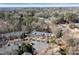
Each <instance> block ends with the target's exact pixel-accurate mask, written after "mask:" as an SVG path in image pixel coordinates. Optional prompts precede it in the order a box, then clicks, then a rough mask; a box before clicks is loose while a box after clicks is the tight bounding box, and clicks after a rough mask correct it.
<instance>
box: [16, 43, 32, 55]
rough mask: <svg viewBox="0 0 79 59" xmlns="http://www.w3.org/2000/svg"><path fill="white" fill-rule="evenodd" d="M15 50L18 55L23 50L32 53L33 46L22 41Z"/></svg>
mask: <svg viewBox="0 0 79 59" xmlns="http://www.w3.org/2000/svg"><path fill="white" fill-rule="evenodd" d="M17 51H18V54H19V55H21V54H23V53H24V52H30V53H32V54H33V47H32V45H30V44H29V43H27V44H25V43H22V44H21V46H19V47H18V50H17Z"/></svg>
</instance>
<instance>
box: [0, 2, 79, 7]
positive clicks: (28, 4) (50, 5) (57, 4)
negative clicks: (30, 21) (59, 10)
mask: <svg viewBox="0 0 79 59" xmlns="http://www.w3.org/2000/svg"><path fill="white" fill-rule="evenodd" d="M0 7H79V3H50V4H49V3H0Z"/></svg>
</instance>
